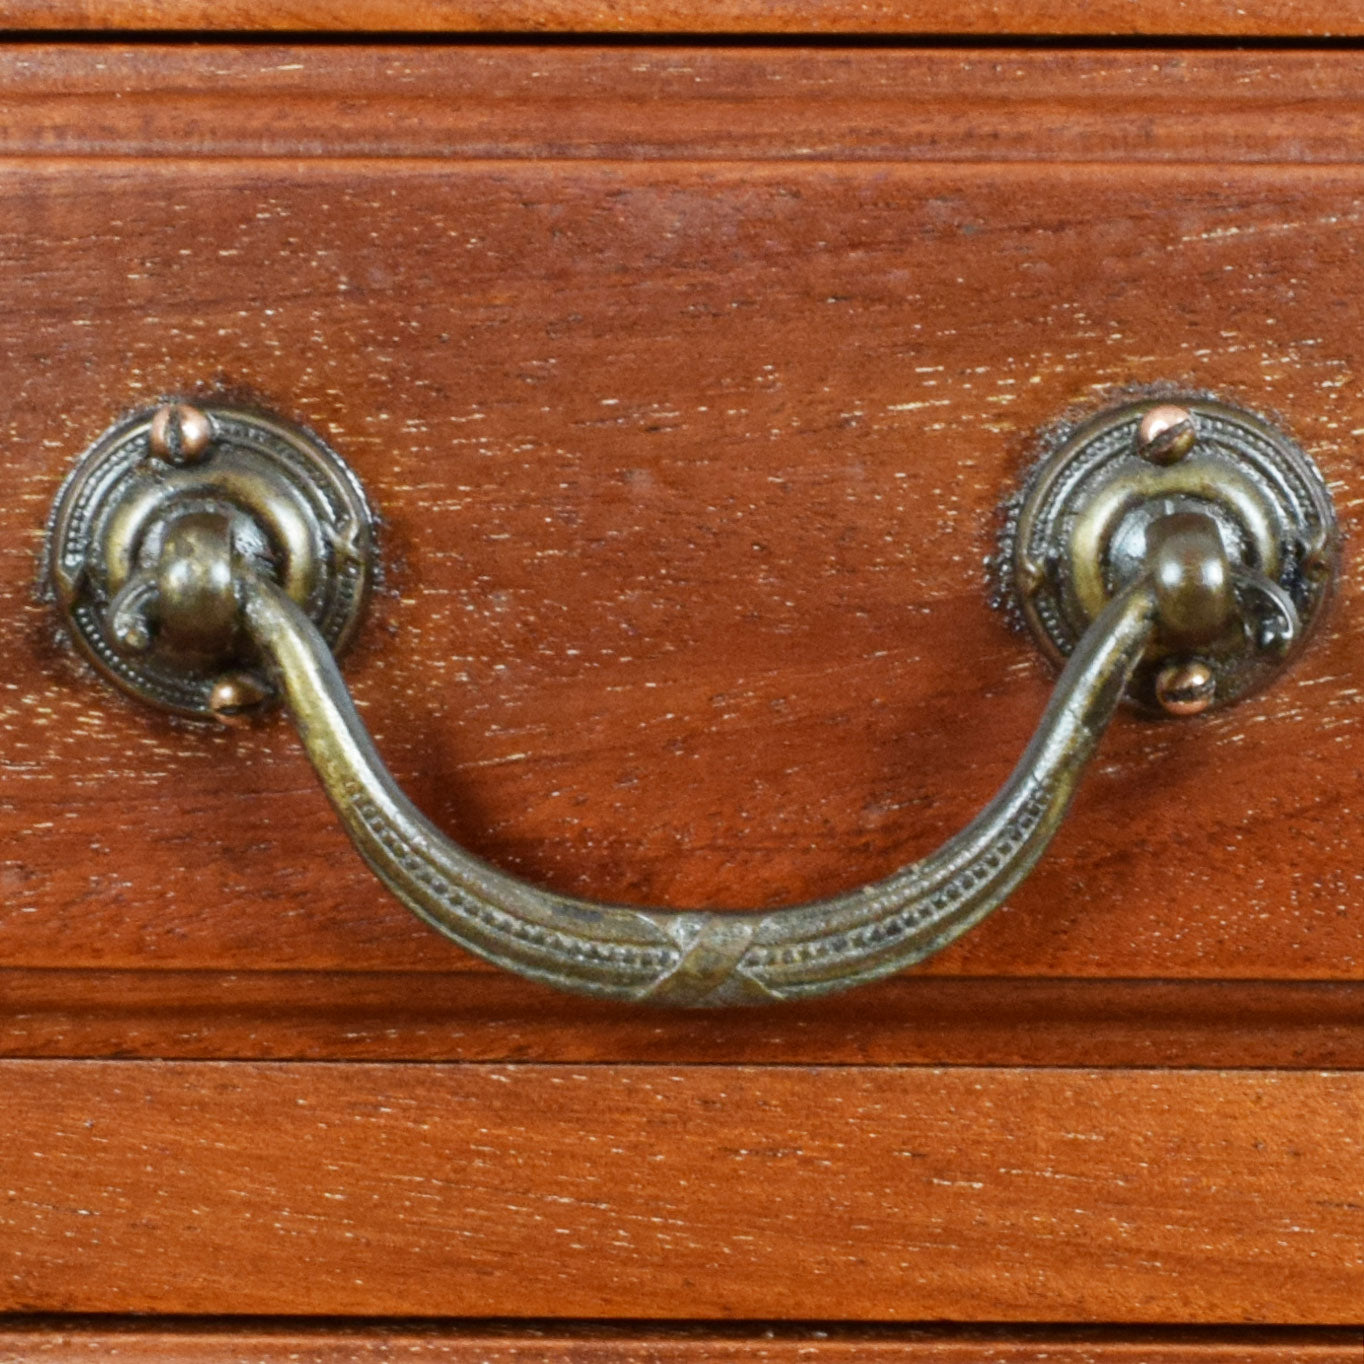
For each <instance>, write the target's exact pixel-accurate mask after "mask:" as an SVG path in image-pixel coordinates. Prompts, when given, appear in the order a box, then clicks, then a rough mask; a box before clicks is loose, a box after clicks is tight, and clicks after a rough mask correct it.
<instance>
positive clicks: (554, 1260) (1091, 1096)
mask: <svg viewBox="0 0 1364 1364" xmlns="http://www.w3.org/2000/svg"><path fill="white" fill-rule="evenodd" d="M0 1085H3V1089H4V1093H5V1095H6V1116H5V1123H6V1129H7V1138H6V1141H5V1143H4V1144H3V1146H0V1176H2V1178H0V1188H3V1189H4V1190H5V1191H6V1193H5V1198H4V1201H3V1202H0V1250H2V1251H3V1258H4V1269H3V1273H2V1274H0V1307H3V1308H4V1309H8V1310H10V1311H40V1312H54V1311H70V1312H122V1313H128V1312H138V1313H140V1312H156V1313H201V1312H218V1311H222V1310H224V1308H225V1307H229V1308H230V1310H232V1311H234V1312H237V1313H242V1314H286V1315H292V1314H299V1313H307V1314H323V1315H330V1314H356V1315H382V1316H388V1315H397V1314H402V1315H419V1316H445V1315H452V1316H457V1315H470V1314H477V1315H490V1316H522V1317H526V1316H530V1317H592V1318H596V1317H613V1316H614V1317H635V1318H639V1317H657V1318H664V1319H667V1318H674V1319H675V1318H687V1317H690V1318H756V1319H764V1318H773V1319H775V1318H787V1319H789V1318H791V1317H793V1316H797V1317H801V1318H805V1319H834V1318H837V1319H843V1320H886V1321H896V1320H900V1321H915V1320H922V1319H925V1318H946V1319H954V1320H959V1321H969V1320H986V1321H1009V1320H1024V1321H1027V1320H1034V1321H1035V1320H1067V1321H1073V1322H1084V1321H1094V1320H1110V1321H1114V1322H1122V1321H1126V1322H1148V1323H1162V1322H1166V1323H1184V1324H1192V1323H1200V1322H1205V1323H1216V1322H1238V1323H1242V1324H1254V1323H1264V1324H1274V1323H1278V1324H1285V1325H1292V1324H1317V1325H1323V1326H1329V1325H1349V1324H1352V1323H1357V1321H1358V1316H1359V1304H1360V1302H1361V1300H1364V1245H1361V1239H1360V1234H1359V1233H1360V1222H1361V1207H1362V1206H1364V1076H1361V1075H1359V1074H1332V1073H1313V1074H1306V1073H1284V1072H1272V1071H1271V1072H1263V1071H1257V1072H1245V1071H1242V1072H1225V1073H1216V1072H1185V1071H1121V1070H1119V1071H1098V1072H1086V1071H1064V1070H991V1069H970V1068H963V1069H949V1070H935V1069H920V1068H859V1067H834V1068H818V1067H791V1068H786V1067H758V1068H751V1067H729V1066H712V1067H693V1068H689V1069H676V1068H669V1067H664V1066H633V1067H632V1066H626V1067H612V1066H596V1067H557V1066H549V1067H543V1066H476V1065H469V1066H439V1065H425V1066H413V1065H406V1066H402V1065H399V1066H395V1065H375V1064H363V1063H356V1064H348V1065H326V1064H320V1065H319V1064H313V1065H306V1064H257V1063H242V1062H237V1063H217V1064H215V1063H203V1062H200V1063H195V1062H178V1063H165V1064H153V1063H147V1062H72V1061H66V1062H60V1061H58V1062H52V1061H49V1062H39V1061H10V1062H5V1063H3V1064H0Z"/></svg>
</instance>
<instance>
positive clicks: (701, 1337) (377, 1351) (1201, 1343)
mask: <svg viewBox="0 0 1364 1364" xmlns="http://www.w3.org/2000/svg"><path fill="white" fill-rule="evenodd" d="M1361 1349H1364V1337H1361V1335H1360V1333H1359V1332H1331V1331H1292V1332H1289V1331H1264V1330H1261V1331H1253V1332H1251V1331H1217V1332H1180V1333H1170V1332H1157V1331H1140V1332H1125V1331H1116V1330H1108V1331H1093V1330H1090V1331H1076V1330H1072V1331H1065V1330H1060V1329H1057V1328H1054V1327H1053V1328H1051V1329H1049V1330H1022V1331H1020V1330H1017V1329H1013V1330H1009V1329H1003V1330H993V1331H981V1330H978V1329H969V1328H968V1329H965V1330H962V1329H957V1330H951V1329H943V1328H937V1329H923V1328H905V1329H899V1330H897V1329H894V1328H882V1329H880V1330H871V1331H868V1330H856V1329H849V1328H847V1327H839V1326H836V1325H835V1326H829V1325H822V1326H819V1327H794V1328H793V1327H767V1328H765V1329H762V1330H753V1329H750V1330H749V1331H742V1330H732V1331H725V1330H723V1329H717V1328H716V1327H713V1326H707V1327H700V1328H690V1329H688V1328H678V1327H674V1328H672V1329H669V1328H667V1327H649V1328H644V1329H633V1330H630V1329H622V1328H620V1327H612V1326H609V1325H604V1324H601V1323H594V1324H592V1325H591V1326H584V1327H581V1328H579V1329H577V1330H573V1329H567V1330H566V1329H565V1328H563V1327H557V1328H556V1327H553V1326H546V1327H539V1328H537V1329H527V1328H525V1327H502V1328H500V1329H498V1328H495V1327H488V1326H482V1325H480V1326H473V1327H464V1328H460V1327H441V1326H427V1327H418V1328H410V1327H409V1328H406V1329H404V1328H401V1327H394V1326H391V1325H386V1326H377V1327H370V1328H368V1329H366V1328H365V1327H354V1328H350V1329H337V1328H335V1327H312V1328H309V1327H307V1326H298V1325H293V1326H285V1325H274V1326H267V1327H261V1326H257V1325H254V1324H251V1325H245V1326H238V1327H235V1328H234V1327H217V1328H204V1327H199V1328H197V1329H196V1328H195V1327H194V1326H192V1325H188V1326H187V1325H184V1324H180V1325H177V1326H176V1327H174V1328H172V1329H156V1328H149V1327H147V1326H146V1325H132V1324H127V1325H123V1326H122V1328H121V1329H120V1327H119V1326H118V1325H115V1324H111V1323H108V1322H101V1323H99V1324H98V1325H93V1324H91V1325H86V1324H81V1325H76V1326H72V1325H71V1324H70V1323H68V1322H63V1321H61V1320H60V1319H57V1320H49V1321H46V1322H33V1323H31V1324H26V1325H24V1326H22V1327H20V1328H18V1329H13V1328H12V1329H10V1330H4V1329H0V1364H28V1361H30V1360H35V1359H41V1360H44V1361H48V1362H50V1364H61V1361H67V1360H69V1361H72V1362H73V1364H75V1361H84V1360H88V1359H92V1358H96V1359H100V1358H110V1357H113V1358H117V1359H119V1360H121V1361H126V1362H127V1364H170V1361H175V1364H228V1362H229V1361H231V1364H239V1362H240V1361H241V1360H244V1359H250V1360H251V1361H253V1364H343V1362H344V1364H349V1362H350V1361H354V1360H365V1361H370V1360H375V1361H388V1360H393V1361H398V1360H414V1361H418V1364H422V1362H423V1361H427V1360H433V1361H449V1364H805V1362H806V1361H808V1362H809V1364H825V1361H829V1364H850V1362H851V1361H859V1362H860V1361H862V1360H868V1361H871V1364H1359V1358H1360V1351H1361Z"/></svg>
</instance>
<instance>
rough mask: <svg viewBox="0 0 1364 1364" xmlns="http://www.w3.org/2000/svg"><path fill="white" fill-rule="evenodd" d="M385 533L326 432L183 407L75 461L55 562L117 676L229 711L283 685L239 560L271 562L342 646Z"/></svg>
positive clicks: (142, 688)
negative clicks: (243, 606) (260, 639)
mask: <svg viewBox="0 0 1364 1364" xmlns="http://www.w3.org/2000/svg"><path fill="white" fill-rule="evenodd" d="M373 527H374V520H373V517H372V515H371V513H370V510H369V507H368V505H367V503H366V501H365V496H364V492H363V491H362V489H361V487H360V485H359V483H358V482H357V480H356V478H355V476H354V475H353V474H352V473H351V471H350V470H349V469H348V468H347V467H346V465H345V464H343V463H342V461H341V459H340V458H339V456H337V455H336V454H334V453H333V452H332V451H331V450H330V449H329V448H328V447H327V446H326V445H324V444H323V443H322V442H321V441H320V440H319V439H318V438H317V437H316V436H314V435H312V434H311V433H310V432H308V431H305V430H303V429H302V428H301V427H298V426H294V425H292V424H290V423H287V422H284V421H282V420H280V419H279V418H277V417H272V416H268V415H265V414H263V413H259V412H255V411H250V410H247V409H243V408H237V407H228V406H219V405H214V404H203V403H200V404H193V405H191V404H189V403H168V404H165V405H163V406H161V407H159V408H156V409H154V410H151V411H146V412H141V413H139V414H137V415H136V416H133V417H130V418H128V419H127V420H125V421H122V422H119V423H118V424H117V425H116V426H114V427H112V428H111V429H110V430H109V431H107V432H105V434H104V435H103V436H101V437H100V438H99V440H97V441H96V442H95V444H94V445H93V446H92V447H91V448H90V449H89V450H88V451H87V452H86V454H85V455H84V456H83V457H82V458H81V460H80V461H79V463H78V464H77V465H76V467H75V468H74V469H73V470H72V472H71V474H70V476H69V477H68V478H67V480H66V482H65V483H64V484H63V485H62V488H61V491H60V492H59V493H58V495H57V500H56V504H55V505H54V507H53V511H52V519H51V522H50V525H49V535H48V546H49V548H48V563H47V569H48V575H49V578H50V581H51V583H52V587H53V591H54V593H55V595H56V597H57V601H58V604H59V606H60V607H61V609H62V612H63V615H64V617H65V620H66V623H67V625H68V626H69V628H70V630H71V633H72V635H73V636H74V638H75V640H76V643H77V644H78V645H79V646H80V648H81V650H82V652H84V654H85V655H86V656H87V657H88V658H89V659H90V661H91V662H92V663H94V665H95V666H96V668H98V669H99V671H100V672H101V673H103V674H104V675H105V676H106V677H107V678H109V679H110V680H111V681H113V682H114V683H116V684H117V685H118V686H119V687H121V688H123V690H125V691H127V692H130V693H131V694H132V695H134V696H136V697H138V698H139V699H141V700H143V701H148V702H151V703H152V704H154V705H157V706H160V707H161V708H163V709H165V710H170V711H174V712H175V713H177V714H179V715H187V716H194V717H201V718H203V717H210V716H216V717H218V718H224V717H225V713H226V712H227V711H230V710H231V709H232V708H234V707H237V708H240V709H250V708H253V707H254V706H256V705H258V704H260V703H261V702H262V701H264V700H267V699H269V696H270V691H271V688H270V684H269V682H268V680H267V679H266V678H265V676H264V674H263V673H262V672H261V670H260V668H259V662H258V659H257V658H256V657H255V655H254V652H253V650H252V649H251V647H250V646H249V644H248V643H247V641H246V640H245V638H244V636H243V635H242V633H241V631H240V629H239V622H238V620H237V611H236V609H235V601H234V599H233V595H232V594H233V591H234V588H233V585H232V582H231V573H230V571H229V570H230V566H231V563H232V562H233V561H234V560H242V559H244V560H249V561H250V562H251V563H252V564H253V565H254V566H256V567H257V568H260V569H263V570H264V571H267V572H268V573H269V574H270V575H271V576H272V577H273V578H275V579H276V580H277V581H278V582H279V583H280V584H281V585H282V586H283V587H284V588H285V590H286V591H287V592H288V594H289V595H290V597H292V598H293V599H294V601H296V602H297V603H298V605H299V606H301V607H302V608H303V609H304V610H305V611H306V612H307V613H308V615H309V616H310V617H311V619H312V620H313V622H314V623H315V624H316V625H317V627H318V629H319V630H320V631H321V633H322V635H323V637H324V638H325V639H326V640H327V642H328V644H329V645H330V646H331V647H332V648H333V649H334V650H336V651H340V650H341V649H343V648H344V647H345V645H346V643H347V642H348V641H349V639H350V637H351V635H352V634H353V633H354V630H355V628H356V625H357V623H358V621H359V618H360V614H361V612H362V610H363V607H364V602H365V597H366V594H367V591H368V588H369V584H370V578H371V565H372V560H373ZM168 545H173V546H175V547H176V549H177V553H176V554H175V555H169V554H163V551H164V550H165V549H166V547H167V546H168ZM215 545H216V546H217V552H216V553H215V552H214V550H213V547H214V546H215ZM186 546H193V547H195V553H192V554H184V553H180V552H179V551H181V550H184V548H185V547H186Z"/></svg>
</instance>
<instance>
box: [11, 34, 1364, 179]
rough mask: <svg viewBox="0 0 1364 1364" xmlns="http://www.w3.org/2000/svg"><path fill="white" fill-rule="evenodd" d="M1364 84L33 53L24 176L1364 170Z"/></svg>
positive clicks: (611, 59)
mask: <svg viewBox="0 0 1364 1364" xmlns="http://www.w3.org/2000/svg"><path fill="white" fill-rule="evenodd" d="M1360 13H1361V15H1364V7H1361V10H1360ZM1358 65H1359V57H1358V54H1357V53H1354V52H1351V51H1338V52H1330V51H1327V52H1320V51H1268V50H1267V51H1216V50H1188V51H1184V50H1181V51H1161V50H1157V49H1151V50H1145V51H1142V50H1129V49H1122V50H1108V51H1104V50H1086V49H1078V50H1062V51H1043V50H1035V49H1011V48H1000V49H982V50H976V51H972V50H969V49H966V50H962V49H951V48H928V49H913V50H893V49H873V50H864V51H858V50H849V49H839V48H832V49H818V48H816V49H805V48H789V49H787V48H777V49H767V50H764V49H744V48H740V49H725V48H708V47H669V48H661V49H660V48H652V49H651V48H648V47H600V46H598V47H593V46H588V47H565V48H552V47H504V46H477V45H473V46H452V47H445V46H427V47H424V46H418V47H395V46H365V45H356V46H351V45H346V46H322V47H309V46H307V45H301V44H292V45H274V44H266V45H254V44H252V45H236V46H234V45H225V46H218V47H213V48H212V49H201V48H198V47H194V46H185V45H175V44H169V45H168V44H156V43H153V44H147V45H138V46H112V45H100V44H93V45H92V44H88V43H86V44H61V43H55V44H43V45H41V46H38V45H23V44H10V45H8V46H4V47H0V155H4V156H16V157H18V156H25V157H27V156H46V157H50V156H83V157H86V156H99V157H113V156H125V157H126V156H135V157H144V156H145V157H163V156H195V157H319V156H326V157H341V158H346V157H350V158H392V157H425V158H440V159H448V158H462V159H499V160H524V159H537V158H551V159H584V158H587V159H607V160H609V159H613V158H619V159H623V160H650V159H655V160H656V159H672V160H677V159H683V160H700V161H706V160H716V161H723V160H745V159H752V160H771V161H829V160H835V161H848V160H856V161H987V162H999V161H1022V162H1037V161H1042V162H1047V161H1080V162H1095V161H1097V162H1110V161H1115V162H1120V161H1131V162H1139V163H1145V162H1182V163H1200V164H1201V163H1210V162H1271V163H1290V164H1293V165H1299V166H1300V165H1303V164H1308V163H1320V164H1342V163H1356V162H1358V161H1359V160H1360V157H1361V148H1364V90H1361V88H1360V85H1359V80H1358Z"/></svg>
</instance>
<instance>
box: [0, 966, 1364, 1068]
mask: <svg viewBox="0 0 1364 1364" xmlns="http://www.w3.org/2000/svg"><path fill="white" fill-rule="evenodd" d="M0 1001H2V1002H3V1009H0V1055H4V1056H16V1057H19V1056H33V1057H38V1056H47V1057H99V1056H118V1057H138V1056H141V1057H159V1056H167V1055H173V1056H178V1057H185V1058H204V1059H215V1060H231V1059H234V1058H247V1059H249V1058H271V1059H280V1060H290V1059H306V1060H326V1059H335V1060H404V1059H410V1060H425V1061H508V1060H515V1061H556V1062H573V1063H579V1064H581V1063H591V1062H642V1061H653V1062H661V1063H672V1064H679V1063H698V1062H699V1063H703V1064H715V1063H722V1062H723V1063H750V1064H854V1065H903V1064H925V1063H927V1064H943V1065H1019V1066H1058V1065H1085V1066H1181V1067H1194V1068H1203V1069H1206V1068H1219V1069H1223V1068H1227V1067H1249V1066H1257V1067H1280V1068H1287V1069H1299V1070H1301V1069H1327V1068H1349V1069H1364V1026H1361V1025H1362V1024H1364V990H1361V987H1360V986H1359V985H1358V984H1357V983H1345V982H1331V983H1313V982H1302V981H1291V982H1275V981H1132V980H1117V981H1114V980H1090V981H1083V980H1026V979H1010V978H1007V977H1005V978H1000V977H994V978H986V979H952V978H949V977H943V976H915V975H905V976H901V977H899V978H897V979H894V980H889V981H883V982H881V983H879V984H878V985H876V986H874V987H872V988H869V989H867V990H862V991H858V992H856V993H855V994H851V995H848V996H843V997H839V998H836V999H831V1000H822V1001H818V1002H815V1003H810V1004H799V1005H792V1006H791V1007H789V1008H785V1009H780V1010H773V1011H766V1010H764V1011H758V1012H755V1011H752V1010H735V1009H730V1010H715V1011H711V1010H707V1011H704V1012H701V1013H695V1012H690V1013H667V1012H663V1011H660V1010H657V1009H650V1008H644V1007H626V1006H622V1005H618V1004H606V1003H594V1002H591V1001H586V1000H582V999H577V998H574V997H571V996H567V995H563V994H559V993H557V992H555V991H551V990H548V989H544V988H532V987H529V986H527V985H526V984H525V983H524V982H522V981H519V980H517V979H516V978H514V977H512V976H509V975H505V974H503V973H501V972H490V971H448V972H440V973H435V972H424V973H406V972H392V971H391V972H360V971H332V972H304V971H290V972H272V971H248V972H233V973H227V972H210V971H140V970H127V971H62V970H18V969H15V970H9V971H3V972H0Z"/></svg>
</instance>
